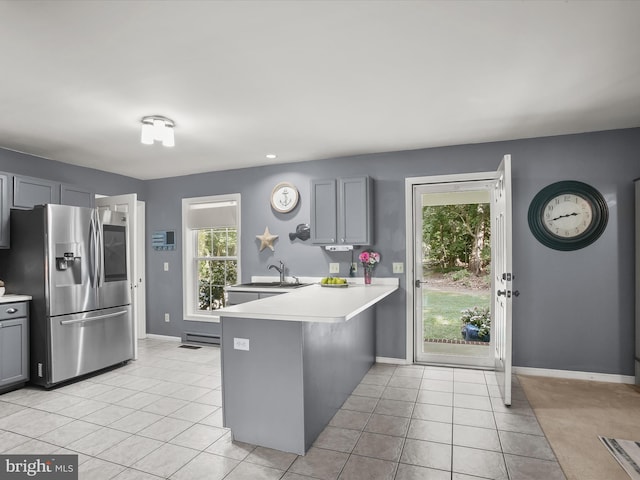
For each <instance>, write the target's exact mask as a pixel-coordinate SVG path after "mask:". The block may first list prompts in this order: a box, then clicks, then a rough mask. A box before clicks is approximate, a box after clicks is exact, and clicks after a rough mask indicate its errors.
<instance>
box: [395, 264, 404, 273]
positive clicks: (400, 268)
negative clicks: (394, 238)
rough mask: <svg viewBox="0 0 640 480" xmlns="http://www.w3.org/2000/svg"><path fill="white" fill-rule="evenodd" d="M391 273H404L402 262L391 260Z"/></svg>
mask: <svg viewBox="0 0 640 480" xmlns="http://www.w3.org/2000/svg"><path fill="white" fill-rule="evenodd" d="M393 273H404V263H402V262H393Z"/></svg>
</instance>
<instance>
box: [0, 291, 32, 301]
mask: <svg viewBox="0 0 640 480" xmlns="http://www.w3.org/2000/svg"><path fill="white" fill-rule="evenodd" d="M29 300H31V295H16V294H13V293H5V294H4V295H2V296H1V297H0V303H12V302H28V301H29Z"/></svg>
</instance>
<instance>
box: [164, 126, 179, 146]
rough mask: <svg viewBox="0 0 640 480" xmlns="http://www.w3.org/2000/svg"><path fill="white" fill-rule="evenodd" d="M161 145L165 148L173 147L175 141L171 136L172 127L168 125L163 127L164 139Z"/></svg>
mask: <svg viewBox="0 0 640 480" xmlns="http://www.w3.org/2000/svg"><path fill="white" fill-rule="evenodd" d="M162 145H164V146H165V147H175V145H176V140H175V137H174V136H173V127H172V126H170V125H166V126H165V127H164V138H163V139H162Z"/></svg>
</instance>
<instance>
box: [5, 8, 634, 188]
mask: <svg viewBox="0 0 640 480" xmlns="http://www.w3.org/2000/svg"><path fill="white" fill-rule="evenodd" d="M153 114H158V115H164V116H167V117H169V118H171V119H173V120H174V121H175V122H176V128H175V134H176V146H175V147H174V148H165V147H162V146H160V145H153V146H148V145H142V144H141V143H140V123H139V121H140V119H141V117H143V116H145V115H153ZM636 126H640V2H638V1H614V0H611V1H600V2H599V1H591V2H584V1H491V2H485V1H476V2H471V1H443V2H440V1H340V0H334V1H330V0H326V1H268V0H266V1H90V2H88V1H87V2H79V1H49V0H45V1H6V0H0V146H2V147H5V148H9V149H13V150H17V151H21V152H27V153H30V154H34V155H38V156H42V157H46V158H50V159H55V160H59V161H62V162H67V163H72V164H76V165H84V166H87V167H93V168H98V169H101V170H106V171H110V172H117V173H121V174H124V175H129V176H132V177H136V178H140V179H149V178H161V177H168V176H175V175H185V174H190V173H198V172H205V171H214V170H225V169H231V168H241V167H249V166H255V165H264V164H268V163H274V162H295V161H304V160H315V159H323V158H330V157H336V156H344V155H354V154H364V153H371V152H383V151H395V150H407V149H417V148H424V147H433V146H442V145H453V144H466V143H477V142H488V141H494V140H507V139H515V138H526V137H538V136H546V135H558V134H566V133H578V132H587V131H596V130H608V129H616V128H626V127H636ZM267 153H276V154H277V155H278V158H277V159H276V160H275V161H274V160H267V159H266V158H265V154H267Z"/></svg>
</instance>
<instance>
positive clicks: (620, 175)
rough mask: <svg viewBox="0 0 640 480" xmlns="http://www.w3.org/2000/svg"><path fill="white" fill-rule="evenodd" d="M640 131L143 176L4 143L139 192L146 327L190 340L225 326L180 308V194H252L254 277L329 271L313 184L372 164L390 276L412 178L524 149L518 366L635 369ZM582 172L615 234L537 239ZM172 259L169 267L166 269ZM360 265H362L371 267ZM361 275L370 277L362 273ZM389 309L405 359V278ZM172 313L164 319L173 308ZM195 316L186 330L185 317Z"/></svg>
mask: <svg viewBox="0 0 640 480" xmlns="http://www.w3.org/2000/svg"><path fill="white" fill-rule="evenodd" d="M638 152H640V129H627V130H617V131H607V132H597V133H590V134H582V135H570V136H558V137H547V138H537V139H529V140H518V141H512V142H496V143H486V144H477V145H463V146H452V147H443V148H433V149H426V150H416V151H407V152H392V153H385V154H377V155H363V156H358V157H350V158H336V159H331V160H326V161H322V162H303V163H292V164H286V165H274V166H269V167H260V168H251V169H243V170H235V171H226V172H217V173H216V172H213V173H208V174H201V175H191V176H184V177H176V178H169V179H161V180H151V181H145V182H143V181H140V180H136V179H133V178H129V177H124V176H120V175H114V174H110V173H106V172H102V171H99V170H94V169H88V168H82V167H75V166H72V165H68V164H64V163H60V162H54V161H50V160H46V159H42V158H38V157H33V156H30V155H25V154H21V153H16V152H11V151H7V150H1V149H0V170H1V171H7V172H12V173H19V174H23V175H30V176H34V177H40V178H48V179H50V180H57V181H64V182H67V183H71V184H78V185H86V186H89V187H91V188H95V189H96V191H97V192H98V193H103V194H108V195H116V194H121V193H131V192H137V193H138V195H139V196H140V198H141V199H143V200H145V201H146V204H147V232H148V235H147V247H148V248H147V299H148V302H147V323H148V326H147V328H148V331H149V332H150V333H156V334H163V335H174V336H181V335H182V334H183V332H184V331H185V329H188V330H190V331H202V332H212V333H216V331H219V328H218V325H217V324H201V323H197V324H194V323H193V322H183V321H182V320H181V318H182V262H181V238H180V236H178V249H177V250H176V251H175V252H166V253H164V252H162V253H161V252H155V251H152V250H150V248H149V246H150V236H149V234H150V233H151V232H152V231H154V230H161V229H175V230H176V233H179V232H180V229H181V199H182V198H183V197H195V196H203V195H218V194H224V193H241V194H242V232H243V236H242V278H243V280H248V279H249V278H250V277H251V276H252V275H262V274H269V273H273V271H268V270H267V266H268V265H269V264H270V263H273V262H275V261H277V260H280V259H282V260H283V261H284V262H285V263H286V264H287V265H288V266H289V269H290V270H289V271H290V273H293V274H296V275H313V276H323V275H326V274H327V273H328V264H329V262H340V264H341V274H342V275H345V276H346V275H347V272H348V264H349V261H350V255H349V254H346V253H327V252H325V251H324V250H321V249H320V248H319V247H313V246H311V245H310V244H309V242H301V241H299V240H296V241H294V242H291V241H290V240H289V238H288V235H287V234H288V233H289V232H292V231H294V229H295V226H296V225H297V224H298V223H307V222H308V221H309V217H310V213H309V182H310V180H311V179H314V178H327V177H338V176H350V175H363V174H368V175H370V176H371V177H372V178H373V179H374V180H375V185H374V197H375V245H373V248H375V249H376V250H378V251H380V252H381V254H382V263H381V264H380V265H379V266H378V267H377V269H376V275H378V276H393V274H392V273H391V264H392V262H404V260H405V249H404V245H405V233H404V229H405V225H404V178H405V177H411V176H422V175H440V174H448V173H465V172H474V171H485V170H494V169H495V168H496V167H497V165H498V163H499V162H500V159H501V158H502V156H503V155H504V154H505V153H510V154H511V155H512V159H513V181H514V191H513V212H514V230H513V253H514V274H515V275H516V281H515V284H514V286H515V288H517V289H518V290H520V292H521V295H520V297H518V298H517V299H516V300H515V301H514V331H513V338H514V349H513V351H514V364H515V365H519V366H529V367H541V368H554V369H568V370H581V371H591V372H602V373H613V374H623V375H633V333H634V326H633V317H634V314H633V302H634V278H633V261H634V249H633V235H634V233H633V213H634V206H633V183H632V180H633V179H634V178H637V177H640V162H639V161H638ZM567 179H575V180H580V181H583V182H586V183H589V184H591V185H593V186H594V187H596V188H598V189H599V190H600V191H601V192H602V193H603V194H604V196H605V198H606V199H607V202H608V204H609V209H610V219H609V224H608V226H607V229H606V231H605V232H604V234H603V236H602V237H601V238H600V239H599V240H598V241H597V242H595V243H594V244H592V245H590V246H588V247H587V248H585V249H582V250H578V251H576V252H557V251H554V250H550V249H548V248H546V247H544V246H542V245H541V244H539V243H538V242H537V241H536V240H535V239H534V238H533V235H532V234H531V232H530V231H529V228H528V225H527V219H526V217H527V209H528V207H529V203H530V202H531V200H532V199H533V197H534V195H535V194H536V193H537V192H538V191H539V190H540V189H541V188H543V187H544V186H546V185H548V184H550V183H553V182H555V181H558V180H567ZM285 180H286V181H290V182H293V183H294V184H295V185H296V186H297V187H298V188H299V190H300V194H301V201H300V204H299V205H298V207H296V209H295V210H294V211H293V212H292V213H290V214H275V213H273V211H272V210H271V208H270V206H269V194H270V192H271V189H272V188H273V186H274V185H275V184H276V183H278V182H281V181H285ZM265 226H269V228H270V230H271V231H272V232H273V233H275V234H277V235H280V238H279V239H278V240H277V241H276V243H275V246H276V251H275V252H271V251H270V250H268V249H267V250H264V251H262V252H258V245H259V243H258V242H257V241H256V239H255V235H257V234H260V233H262V232H263V231H264V227H265ZM165 261H167V262H169V264H170V269H169V272H164V271H163V269H162V265H163V262H165ZM359 273H360V272H359ZM360 274H361V273H360ZM400 285H401V289H400V291H399V292H397V293H395V294H394V295H393V296H392V297H391V298H388V299H386V300H385V302H383V303H382V304H381V305H380V306H379V307H378V312H377V313H378V325H377V352H376V353H377V355H378V356H383V357H396V358H404V356H405V338H406V326H405V280H404V277H403V276H400ZM165 312H168V313H170V315H171V319H172V320H171V322H170V323H165V322H164V313H165ZM187 325H188V326H187Z"/></svg>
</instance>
